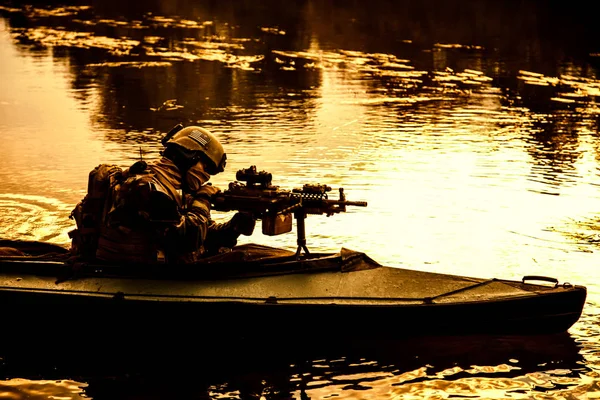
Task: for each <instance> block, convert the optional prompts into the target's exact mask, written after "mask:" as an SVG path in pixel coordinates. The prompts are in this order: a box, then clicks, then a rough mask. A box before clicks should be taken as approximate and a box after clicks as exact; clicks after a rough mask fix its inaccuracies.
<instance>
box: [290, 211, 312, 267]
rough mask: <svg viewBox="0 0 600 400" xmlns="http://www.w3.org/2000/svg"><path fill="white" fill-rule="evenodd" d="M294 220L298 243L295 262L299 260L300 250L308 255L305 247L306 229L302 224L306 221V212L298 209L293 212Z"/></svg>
mask: <svg viewBox="0 0 600 400" xmlns="http://www.w3.org/2000/svg"><path fill="white" fill-rule="evenodd" d="M294 218H296V232H297V239H296V243H298V248H297V249H296V260H299V259H300V255H301V253H302V250H304V254H310V252H309V251H308V248H307V247H306V227H305V224H304V221H305V220H306V212H305V211H304V210H303V209H302V208H300V209H298V210H296V211H294Z"/></svg>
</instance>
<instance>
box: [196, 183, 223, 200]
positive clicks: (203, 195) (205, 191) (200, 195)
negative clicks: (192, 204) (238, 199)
mask: <svg viewBox="0 0 600 400" xmlns="http://www.w3.org/2000/svg"><path fill="white" fill-rule="evenodd" d="M220 191H221V189H219V188H218V187H216V186H213V185H212V184H210V183H206V184H204V185H202V186H200V189H199V190H198V191H197V192H196V193H195V194H194V199H198V200H200V199H204V200H208V201H209V202H210V201H211V199H212V198H213V196H214V195H215V194H217V193H219V192H220Z"/></svg>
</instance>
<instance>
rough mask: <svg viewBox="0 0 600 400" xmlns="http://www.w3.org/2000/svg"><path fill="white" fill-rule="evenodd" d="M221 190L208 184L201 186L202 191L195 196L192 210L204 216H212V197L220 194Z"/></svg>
mask: <svg viewBox="0 0 600 400" xmlns="http://www.w3.org/2000/svg"><path fill="white" fill-rule="evenodd" d="M220 191H221V189H219V188H218V187H215V186H213V185H211V184H210V183H207V184H205V185H202V186H200V189H199V190H198V191H197V192H196V193H195V194H194V196H193V200H192V204H191V207H190V208H191V209H192V210H196V211H199V212H201V213H202V214H203V215H204V216H206V217H209V215H210V204H211V199H212V197H213V196H214V195H215V194H217V193H219V192H220Z"/></svg>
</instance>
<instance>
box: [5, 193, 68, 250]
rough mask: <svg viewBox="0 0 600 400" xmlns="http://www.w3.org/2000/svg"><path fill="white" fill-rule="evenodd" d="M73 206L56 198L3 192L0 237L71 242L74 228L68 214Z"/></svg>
mask: <svg viewBox="0 0 600 400" xmlns="http://www.w3.org/2000/svg"><path fill="white" fill-rule="evenodd" d="M72 208H73V205H72V204H65V203H63V202H61V201H59V200H57V199H53V198H48V197H43V196H28V195H21V194H12V193H3V194H0V238H2V239H19V240H35V241H44V242H52V243H57V244H65V243H68V242H69V241H70V240H69V237H68V234H67V232H68V231H69V230H71V229H73V227H74V223H73V221H71V220H70V219H69V218H68V217H69V214H70V212H71V210H72Z"/></svg>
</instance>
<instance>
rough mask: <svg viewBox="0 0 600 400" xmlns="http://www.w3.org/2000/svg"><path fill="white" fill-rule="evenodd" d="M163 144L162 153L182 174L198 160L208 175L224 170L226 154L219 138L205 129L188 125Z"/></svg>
mask: <svg viewBox="0 0 600 400" xmlns="http://www.w3.org/2000/svg"><path fill="white" fill-rule="evenodd" d="M164 144H165V151H164V152H163V155H164V156H165V157H167V158H168V159H170V160H171V161H173V162H174V163H175V165H176V166H177V168H179V170H180V171H181V173H182V174H185V173H187V171H188V170H189V169H190V168H191V167H193V166H194V165H196V164H197V163H198V162H199V161H202V164H203V165H204V169H205V171H206V172H207V173H209V174H210V175H216V174H218V173H219V172H223V171H224V170H225V164H226V163H227V154H225V150H224V149H223V146H222V145H221V143H220V142H219V139H217V137H216V136H215V135H213V134H212V133H210V132H209V131H208V130H207V129H204V128H201V127H199V126H188V127H186V128H183V129H180V130H179V131H177V132H176V133H175V134H174V135H173V136H172V137H170V138H169V139H168V140H167V141H166V142H165V143H164Z"/></svg>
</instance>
